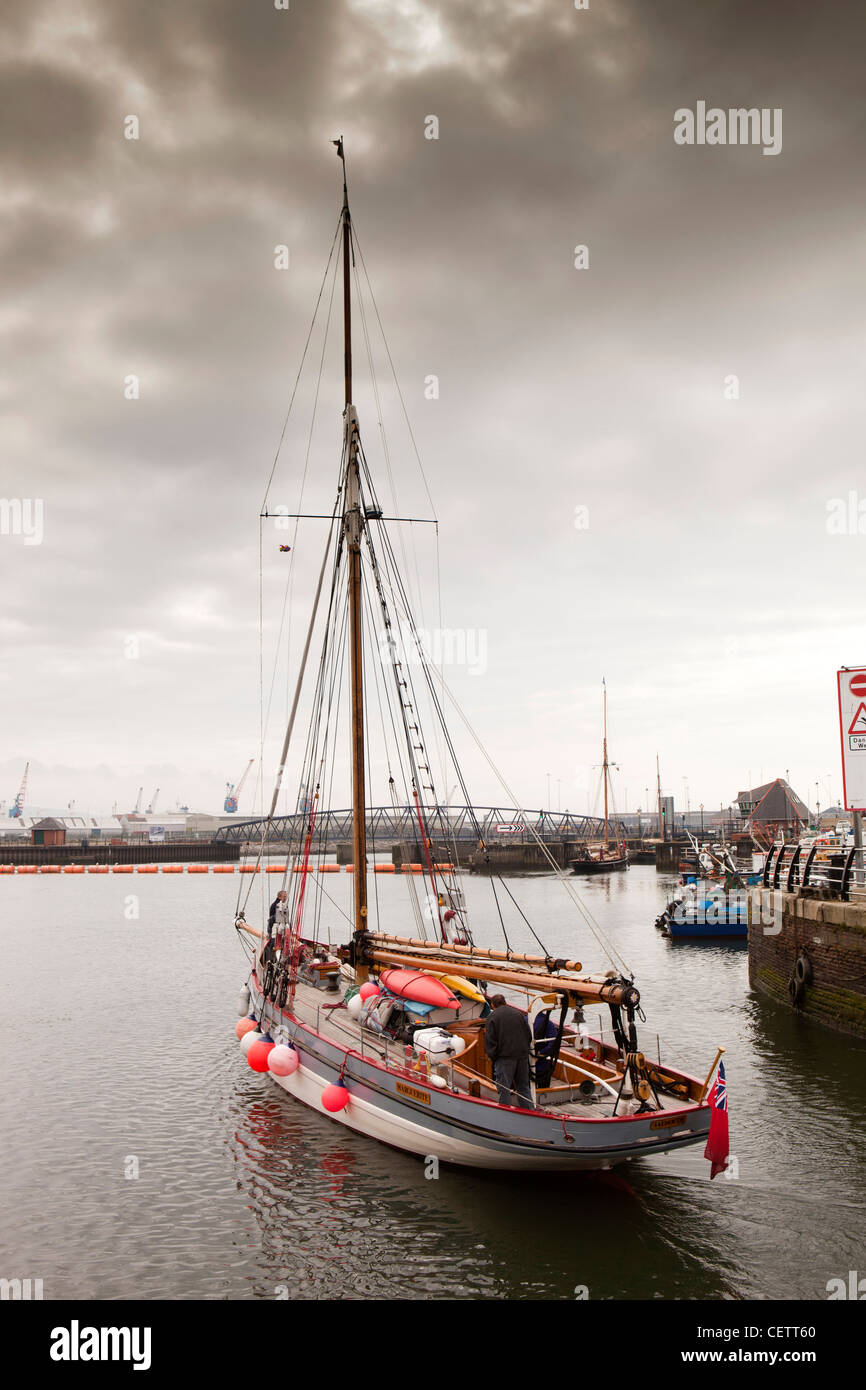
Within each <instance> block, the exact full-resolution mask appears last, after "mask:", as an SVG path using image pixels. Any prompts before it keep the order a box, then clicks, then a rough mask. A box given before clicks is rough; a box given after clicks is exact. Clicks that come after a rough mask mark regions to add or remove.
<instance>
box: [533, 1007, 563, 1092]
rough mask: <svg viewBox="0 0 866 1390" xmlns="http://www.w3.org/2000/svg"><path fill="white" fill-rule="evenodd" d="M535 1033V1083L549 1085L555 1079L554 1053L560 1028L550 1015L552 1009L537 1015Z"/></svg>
mask: <svg viewBox="0 0 866 1390" xmlns="http://www.w3.org/2000/svg"><path fill="white" fill-rule="evenodd" d="M532 1031H533V1033H534V1034H535V1084H536V1086H549V1085H550V1083H551V1081H552V1080H553V1054H554V1052H555V1050H556V1039H557V1036H558V1034H559V1029H558V1028H557V1026H556V1024H555V1023H554V1022H553V1020H552V1018H551V1017H550V1009H545V1010H543V1011H542V1012H541V1013H540V1014H538V1015H537V1016H536V1019H535V1024H534V1026H533V1030H532Z"/></svg>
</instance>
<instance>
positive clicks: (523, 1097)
mask: <svg viewBox="0 0 866 1390" xmlns="http://www.w3.org/2000/svg"><path fill="white" fill-rule="evenodd" d="M490 1009H491V1012H490V1017H489V1018H488V1020H487V1022H486V1024H485V1025H484V1049H485V1051H486V1053H487V1056H488V1057H489V1058H490V1060H491V1061H492V1063H493V1080H494V1081H495V1082H496V1088H497V1090H498V1092H499V1104H500V1105H512V1106H517V1107H518V1108H520V1109H522V1110H534V1109H535V1106H534V1105H533V1102H532V1090H531V1087H530V1084H529V1051H530V1048H531V1046H532V1031H531V1029H530V1027H529V1024H528V1022H527V1019H526V1014H525V1013H523V1012H522V1011H521V1010H520V1009H516V1008H515V1007H514V1005H513V1004H506V1002H505V999H504V997H503V995H501V994H494V995H493V997H492V999H491V1000H490Z"/></svg>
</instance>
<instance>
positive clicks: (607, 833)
mask: <svg viewBox="0 0 866 1390" xmlns="http://www.w3.org/2000/svg"><path fill="white" fill-rule="evenodd" d="M601 685H602V690H603V691H604V740H603V743H602V752H603V755H604V756H603V758H602V764H601V765H602V768H603V770H604V848H605V852H607V849H608V847H609V845H610V831H609V829H608V823H607V682H606V681H605V679H604V677H602V681H601Z"/></svg>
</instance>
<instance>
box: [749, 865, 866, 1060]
mask: <svg viewBox="0 0 866 1390" xmlns="http://www.w3.org/2000/svg"><path fill="white" fill-rule="evenodd" d="M762 895H763V896H762ZM768 900H770V901H771V902H772V905H773V912H772V914H771V913H770V912H768V910H767V903H768ZM762 903H763V909H764V910H763V911H762V910H761V906H762ZM772 916H775V923H774V922H773V921H772V920H771V917H772ZM801 958H804V959H805V961H806V962H807V965H806V967H805V968H806V971H807V975H808V976H809V982H808V983H805V984H804V985H803V987H802V988H801V990H800V991H799V998H798V999H797V1000H796V1001H794V999H793V998H792V987H791V981H792V979H793V978H794V975H795V969H796V965H797V961H798V960H799V959H801ZM803 968H804V967H802V966H801V972H802V969H803ZM749 982H750V984H751V986H752V988H753V989H755V990H757V991H758V993H759V994H764V995H767V996H768V997H769V998H771V999H774V1000H776V1002H777V1003H780V1004H784V1005H786V1006H787V1007H788V1008H792V1009H796V1010H797V1011H798V1012H799V1013H802V1014H803V1015H804V1016H806V1017H808V1018H812V1019H814V1020H815V1021H816V1022H817V1023H822V1024H824V1025H825V1026H826V1027H828V1028H834V1029H836V1030H837V1031H839V1032H842V1033H849V1034H852V1035H853V1036H855V1037H858V1038H864V1039H866V905H863V904H859V903H857V904H855V903H848V902H839V901H838V900H837V901H835V902H834V901H832V900H831V899H829V898H826V897H820V896H818V895H817V894H815V895H814V896H812V895H811V894H810V895H804V894H801V893H782V892H780V891H775V892H770V891H769V890H767V889H764V890H760V889H756V890H754V891H753V892H751V893H750V895H749Z"/></svg>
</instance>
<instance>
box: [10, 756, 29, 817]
mask: <svg viewBox="0 0 866 1390" xmlns="http://www.w3.org/2000/svg"><path fill="white" fill-rule="evenodd" d="M29 771H30V764H29V763H25V764H24V776H23V777H22V778H21V786H20V788H19V790H18V795H17V796H16V798H15V800H14V802H13V803H12V805H11V806H10V807H9V814H10V816H11V817H12V819H13V820H17V819H18V818H19V816H21V815H23V814H24V796H25V793H26V791H27V774H28V772H29Z"/></svg>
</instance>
